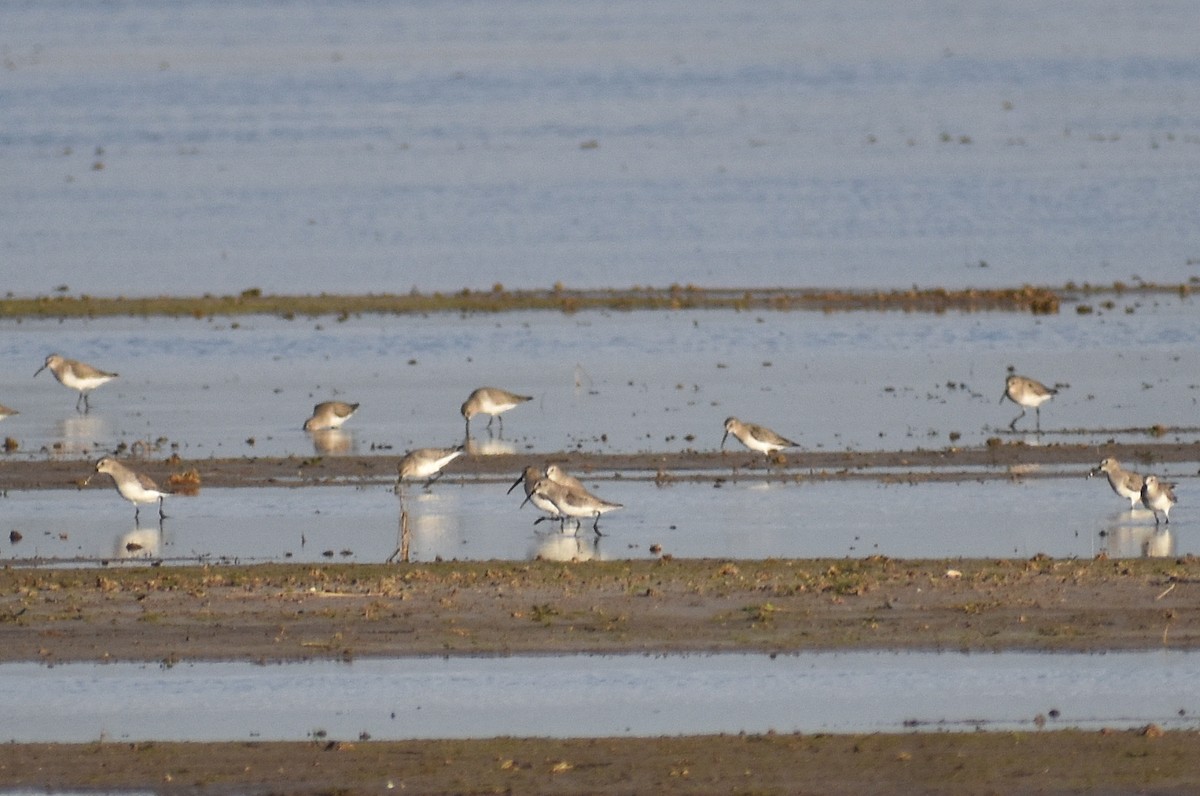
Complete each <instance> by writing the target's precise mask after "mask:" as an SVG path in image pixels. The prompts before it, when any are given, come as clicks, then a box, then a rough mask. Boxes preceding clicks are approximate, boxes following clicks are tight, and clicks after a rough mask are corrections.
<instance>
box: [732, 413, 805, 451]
mask: <svg viewBox="0 0 1200 796" xmlns="http://www.w3.org/2000/svg"><path fill="white" fill-rule="evenodd" d="M730 434H732V435H733V436H734V437H736V438H737V440H738V442H740V443H742V444H743V445H745V446H746V447H747V448H749V449H750V450H752V451H758V452H759V453H761V454H763V455H764V456H766V457H767V458H770V457H771V454H772V453H774V452H775V451H779V450H783V449H784V448H795V447H797V446H798V445H799V443H796V442H792V441H791V440H790V439H788V438H787V437H782V436H780V435H779V434H776V433H775V432H774V431H772V430H771V429H769V428H767V427H766V426H759V425H756V424H754V423H743V422H742V421H741V420H738V419H737V418H736V417H729V418H726V419H725V435H724V436H722V437H721V450H724V449H725V440H727V439H729V435H730Z"/></svg>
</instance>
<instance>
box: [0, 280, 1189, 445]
mask: <svg viewBox="0 0 1200 796" xmlns="http://www.w3.org/2000/svg"><path fill="white" fill-rule="evenodd" d="M1126 310H1129V311H1131V313H1132V314H1130V313H1128V312H1126ZM1196 312H1197V307H1196V300H1195V299H1194V298H1187V299H1179V298H1169V297H1168V298H1133V297H1130V298H1128V299H1123V300H1121V301H1120V302H1119V303H1118V304H1117V305H1116V306H1115V307H1114V308H1113V310H1112V311H1101V312H1098V313H1095V314H1092V315H1077V314H1074V313H1070V314H1063V315H1060V316H1051V317H1030V316H1027V315H1012V314H1008V313H980V314H973V315H960V314H949V315H923V314H904V313H847V314H833V315H825V314H821V313H808V312H790V313H779V312H763V313H738V312H732V311H706V312H662V313H660V312H638V313H615V314H614V313H599V312H596V313H581V314H578V315H561V314H558V313H549V312H547V313H506V314H501V315H495V316H492V315H474V316H465V317H464V316H458V315H452V314H447V315H433V316H429V317H389V316H366V317H359V318H350V319H347V320H345V321H344V322H337V321H336V320H334V319H332V318H319V319H315V320H314V319H298V320H293V321H286V320H282V319H277V318H268V317H250V318H241V319H238V320H236V321H230V320H227V319H213V320H192V319H167V318H152V319H105V320H97V321H72V322H57V321H30V320H26V321H21V322H16V321H11V320H9V321H0V333H2V334H0V364H2V365H3V367H4V372H5V373H6V374H7V376H6V377H5V379H4V382H3V384H0V403H4V404H6V405H8V406H12V407H13V408H16V409H18V410H19V411H20V412H21V414H19V415H16V416H14V417H11V418H9V419H7V420H5V421H3V424H0V433H3V434H4V435H5V436H11V437H13V438H14V439H15V440H17V441H18V442H19V443H20V446H21V447H20V450H19V451H18V452H17V453H16V454H11V455H15V456H18V457H19V456H40V455H46V454H50V455H62V456H66V457H71V458H78V457H83V458H93V457H98V456H99V455H100V454H101V453H105V452H108V451H111V450H113V449H115V448H116V446H117V445H118V444H120V443H124V444H126V445H128V446H133V445H135V444H136V443H139V442H141V443H149V444H150V445H158V446H159V447H160V449H161V451H160V453H159V454H155V455H161V456H163V457H165V456H166V455H168V453H169V452H170V451H171V450H173V449H177V450H178V451H179V453H180V454H181V455H183V456H185V457H189V458H205V457H209V456H220V457H224V456H240V455H246V456H284V455H298V456H304V457H308V456H312V455H314V454H319V455H325V454H328V453H333V454H336V453H337V452H339V451H346V452H351V451H353V452H359V453H370V452H372V451H383V452H391V453H397V454H398V453H402V452H403V451H404V450H406V449H408V448H412V447H426V446H438V447H442V446H450V445H454V444H456V443H457V442H459V441H461V440H462V438H463V433H464V424H463V419H462V417H461V416H460V414H459V406H460V405H461V403H462V402H463V400H465V399H466V397H467V395H468V394H469V393H470V392H471V390H473V389H474V388H476V387H478V386H481V385H495V386H500V387H505V388H507V389H510V390H514V391H516V392H520V393H524V394H528V395H532V396H534V401H532V402H531V403H529V404H526V405H523V406H520V407H518V408H517V409H514V410H513V411H511V412H509V413H508V414H507V415H505V416H504V418H503V432H502V433H498V431H499V429H498V428H493V429H492V431H491V432H488V431H487V430H485V428H484V426H485V425H486V423H485V422H484V420H485V419H484V418H480V419H479V422H476V423H475V424H474V426H473V429H472V434H473V436H474V438H475V439H476V441H478V442H480V443H486V444H488V445H491V446H492V448H493V449H494V450H500V451H517V452H523V451H531V452H553V451H563V450H575V449H580V450H585V451H596V452H638V451H683V450H689V449H693V450H714V449H716V448H717V447H718V445H719V444H720V442H721V436H722V433H723V428H722V424H723V422H724V420H725V418H726V417H727V416H729V415H736V416H738V417H741V418H742V419H744V420H749V421H752V422H757V423H762V424H764V425H767V426H769V427H771V428H774V429H775V430H776V431H778V432H780V433H782V434H784V435H786V436H788V437H791V438H792V439H794V440H796V441H797V442H799V443H800V445H801V446H802V447H803V448H808V449H832V450H842V449H851V450H878V449H892V450H895V449H900V450H903V449H911V448H917V447H922V448H941V447H946V446H948V445H951V444H955V445H961V446H974V445H981V444H983V442H984V441H985V440H986V439H987V438H989V437H992V436H1002V437H1004V438H1006V439H1011V434H1010V432H1009V430H1008V424H1009V422H1010V421H1011V420H1012V419H1013V418H1014V417H1016V416H1017V415H1018V414H1019V413H1020V409H1019V407H1017V406H1016V405H1015V404H1012V403H1011V402H1008V401H1005V402H1004V403H1003V404H999V403H998V401H999V399H1000V395H1001V393H1002V391H1003V384H1004V375H1005V371H1006V368H1007V367H1008V366H1010V365H1011V366H1014V367H1015V368H1017V370H1018V372H1021V373H1024V374H1026V375H1030V376H1033V377H1034V378H1038V379H1041V380H1042V381H1044V382H1046V383H1047V384H1056V383H1057V384H1060V385H1064V386H1063V388H1062V390H1061V392H1060V393H1059V395H1057V396H1056V397H1055V398H1054V399H1053V400H1052V401H1050V402H1049V403H1048V404H1046V405H1045V406H1044V407H1042V412H1041V414H1042V418H1041V426H1042V429H1043V431H1045V432H1046V433H1045V434H1043V435H1041V436H1038V435H1035V434H1033V433H1032V432H1033V431H1034V429H1035V417H1034V413H1032V412H1030V413H1029V414H1028V415H1027V417H1025V418H1024V419H1022V420H1021V421H1020V422H1019V423H1018V425H1017V430H1018V432H1019V435H1018V436H1017V438H1018V439H1024V440H1026V441H1028V442H1030V443H1031V444H1043V443H1052V442H1072V443H1092V444H1098V443H1101V442H1104V441H1106V440H1109V439H1130V438H1132V439H1144V438H1146V436H1145V434H1144V432H1142V431H1141V429H1147V430H1148V429H1149V428H1150V427H1151V426H1153V425H1155V424H1161V425H1163V426H1165V427H1167V428H1168V429H1169V435H1168V436H1167V437H1166V439H1167V440H1171V439H1177V440H1183V441H1192V440H1195V439H1200V430H1198V428H1197V426H1198V424H1197V420H1196V418H1197V401H1198V400H1200V382H1198V381H1197V379H1196V377H1195V374H1196V373H1197V372H1200V345H1198V343H1200V332H1198V327H1197V325H1196V324H1195V322H1194V319H1195V317H1196ZM51 351H59V352H62V353H64V354H65V355H67V356H71V357H75V358H78V359H82V360H84V361H87V362H91V363H92V364H94V365H96V366H98V367H101V368H104V369H107V370H112V371H116V372H118V373H120V374H121V375H120V377H119V378H118V379H117V380H116V381H114V382H112V383H110V384H107V385H104V386H103V387H100V388H99V389H97V390H95V391H94V392H93V393H92V405H93V409H92V411H91V412H90V413H88V414H87V415H86V416H84V415H80V414H78V413H77V412H76V411H75V410H74V405H75V401H76V394H75V393H74V392H73V391H70V390H68V389H66V388H64V387H62V386H61V385H59V384H57V383H55V381H54V379H53V377H52V376H51V375H50V374H49V373H48V372H44V373H42V374H41V375H40V376H38V377H37V378H36V379H34V378H32V376H33V373H34V371H35V370H37V368H38V367H40V366H41V364H42V362H43V360H44V359H45V356H46V354H47V353H50V352H51ZM331 398H337V399H340V400H346V401H352V402H358V403H361V404H362V407H361V409H360V410H359V412H358V414H357V415H355V416H354V417H353V418H352V419H351V420H350V421H349V422H348V423H347V424H346V425H345V426H344V427H343V429H344V432H345V433H342V434H335V435H325V436H321V435H309V434H306V433H304V432H302V431H301V430H300V426H301V424H302V423H303V421H304V419H305V418H306V417H307V416H308V414H309V412H310V410H311V409H312V406H313V404H315V403H317V402H318V401H321V400H328V399H331ZM497 423H499V421H497ZM1129 428H1136V429H1139V431H1137V432H1136V433H1134V434H1123V433H1121V431H1120V430H1122V429H1129ZM1179 429H1183V430H1182V431H1181V430H1179ZM1064 432H1066V433H1064ZM952 434H954V435H956V436H954V437H953V438H952V437H951V435H952ZM732 444H733V445H734V446H735V447H737V443H736V442H734V443H732Z"/></svg>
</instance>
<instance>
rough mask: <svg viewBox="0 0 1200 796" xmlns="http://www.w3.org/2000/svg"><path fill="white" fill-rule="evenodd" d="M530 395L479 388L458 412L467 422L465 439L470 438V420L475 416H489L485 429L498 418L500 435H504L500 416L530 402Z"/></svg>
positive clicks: (491, 388)
mask: <svg viewBox="0 0 1200 796" xmlns="http://www.w3.org/2000/svg"><path fill="white" fill-rule="evenodd" d="M532 400H533V396H532V395H517V394H516V393H515V392H509V391H508V390H501V389H500V388H499V387H480V388H479V389H478V390H475V391H474V392H472V393H471V394H470V395H469V396H467V400H465V401H463V405H462V407H461V408H460V409H459V411H460V412H461V413H462V416H463V417H464V418H465V419H466V421H467V437H468V438H470V436H471V418H473V417H475V415H490V417H489V418H488V424H487V427H488V428H489V429H490V428H491V427H492V421H493V420H495V419H497V418H500V433H501V434H503V433H504V418H502V417H500V415H502V414H504V413H505V412H507V411H508V410H509V409H512V408H514V407H517V406H520V405H521V404H523V403H525V402H527V401H532Z"/></svg>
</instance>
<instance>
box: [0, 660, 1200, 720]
mask: <svg viewBox="0 0 1200 796" xmlns="http://www.w3.org/2000/svg"><path fill="white" fill-rule="evenodd" d="M1198 667H1200V656H1198V655H1197V654H1195V653H1190V654H1189V653H1181V652H1164V651H1157V652H1120V653H1107V654H1101V655H1078V654H1071V655H1039V654H1031V653H1016V652H1009V653H998V654H980V655H964V654H947V653H941V654H939V653H920V652H906V653H878V652H843V653H802V654H797V655H778V656H774V655H772V656H766V655H737V654H722V655H686V656H679V655H669V656H641V655H626V656H545V657H512V658H448V659H439V658H402V659H394V660H361V661H355V662H353V663H351V664H345V663H333V662H316V663H304V664H285V665H277V666H255V665H253V664H248V663H189V664H179V665H176V666H174V667H171V668H162V667H159V666H158V665H147V664H103V665H96V664H60V665H55V666H54V667H53V668H50V669H46V668H44V667H41V666H40V665H38V664H32V663H30V664H3V665H0V697H2V698H3V701H4V704H5V714H6V722H5V724H6V727H5V729H4V730H3V731H2V732H0V737H3V738H4V739H11V740H14V741H21V742H33V741H63V742H66V741H73V742H85V741H95V740H98V739H100V738H107V739H109V740H141V739H158V740H178V741H235V740H246V739H260V740H289V741H295V740H303V739H305V738H308V737H313V736H314V735H317V734H318V733H320V734H322V735H321V737H330V738H334V739H356V738H358V737H359V735H360V734H361V733H366V734H368V735H369V736H370V737H371V738H375V739H378V740H389V739H407V738H487V737H494V736H541V737H544V736H550V737H578V736H581V735H582V736H590V735H599V736H609V735H612V736H621V735H633V736H639V735H645V736H654V735H679V734H696V733H736V732H741V731H745V732H766V731H768V730H775V731H778V732H887V731H892V732H897V731H903V730H906V729H913V728H915V729H925V730H928V729H954V730H968V729H975V728H983V729H992V730H1005V729H1032V728H1033V727H1034V719H1035V717H1037V716H1041V717H1042V718H1043V719H1046V717H1047V716H1054V718H1050V719H1048V726H1049V727H1081V728H1085V729H1086V728H1095V729H1098V728H1101V727H1113V728H1122V727H1135V726H1141V725H1145V724H1147V723H1150V722H1154V723H1157V724H1159V725H1160V726H1164V727H1168V728H1175V727H1185V728H1194V727H1195V726H1196V723H1197V719H1196V718H1195V717H1196V716H1197V715H1198V711H1200V691H1198V690H1197V687H1196V682H1197V681H1198V679H1200V670H1198ZM1099 694H1103V695H1104V696H1103V699H1102V700H1098V699H1097V695H1099ZM1052 711H1057V713H1053V714H1052V713H1051V712H1052ZM185 715H186V716H187V721H182V720H181V717H182V716H185Z"/></svg>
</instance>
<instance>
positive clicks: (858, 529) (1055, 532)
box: [0, 470, 1200, 566]
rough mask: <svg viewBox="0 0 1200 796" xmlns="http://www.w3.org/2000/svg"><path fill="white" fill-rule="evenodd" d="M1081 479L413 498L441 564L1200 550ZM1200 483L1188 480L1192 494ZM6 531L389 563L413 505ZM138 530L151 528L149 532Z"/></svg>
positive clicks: (92, 550) (96, 509)
mask: <svg viewBox="0 0 1200 796" xmlns="http://www.w3.org/2000/svg"><path fill="white" fill-rule="evenodd" d="M1083 476H1084V471H1083V470H1081V472H1080V474H1079V477H1078V478H1049V479H1035V480H1029V481H1025V482H1015V481H987V482H982V483H981V482H976V481H965V482H959V483H922V484H914V485H908V484H884V483H880V482H876V481H861V482H837V481H835V482H825V483H801V484H781V483H772V484H764V483H761V482H754V481H737V482H734V481H727V482H725V483H724V484H723V485H722V486H720V487H719V488H718V487H715V486H714V485H713V484H712V483H711V482H701V483H678V484H675V485H673V486H668V487H662V488H660V487H656V486H654V485H653V484H652V483H650V482H646V481H638V482H635V481H630V480H619V481H595V482H590V483H589V488H592V489H593V491H595V492H596V493H597V494H599V495H601V496H602V497H604V498H606V499H611V500H616V501H617V502H620V503H623V504H625V508H623V509H621V510H619V511H615V512H612V513H611V514H607V515H605V517H604V518H603V519H602V520H601V523H600V530H601V531H602V532H603V533H604V536H602V537H600V538H596V537H595V535H594V534H593V533H592V531H591V528H590V525H591V524H590V523H585V524H584V527H583V528H582V530H581V531H580V533H579V534H578V536H575V535H574V534H562V533H560V532H558V531H557V526H556V525H555V524H553V523H541V524H539V525H537V526H536V527H535V526H534V524H533V522H534V520H535V519H536V518H537V517H538V516H539V515H538V513H537V512H536V511H534V510H533V509H532V508H531V507H530V506H526V507H525V508H523V509H521V508H519V506H520V503H521V501H520V499H519V496H518V495H514V494H505V488H506V487H505V485H504V484H501V483H478V484H468V485H463V484H459V483H456V482H455V481H454V479H453V478H452V477H447V478H445V479H443V480H442V481H441V482H439V483H438V484H437V485H435V486H434V487H433V489H432V490H431V491H430V492H428V493H424V492H420V491H419V490H414V494H413V495H411V496H410V497H409V498H408V500H407V507H408V512H409V528H410V531H411V551H410V552H411V558H412V560H414V561H432V560H434V559H437V558H441V559H446V560H452V559H460V560H488V559H506V560H524V559H529V558H533V557H537V556H540V557H542V558H547V559H553V560H562V559H568V560H569V559H578V560H589V559H594V558H602V559H614V558H615V559H621V558H646V557H651V556H653V555H656V552H652V548H653V550H654V551H661V552H662V553H666V554H670V555H673V556H677V557H680V558H747V559H761V558H773V557H797V558H812V557H833V558H839V557H852V558H858V557H863V556H870V555H885V556H890V557H895V558H957V557H965V558H1008V557H1015V558H1026V557H1030V556H1033V555H1036V554H1038V553H1044V554H1046V555H1050V556H1054V557H1059V558H1067V557H1081V558H1091V557H1093V556H1095V555H1097V554H1100V553H1104V554H1107V555H1109V556H1112V557H1114V558H1120V557H1142V556H1166V555H1185V554H1200V537H1197V536H1196V534H1194V533H1193V532H1192V530H1191V529H1192V524H1191V523H1189V522H1187V515H1186V513H1185V512H1184V510H1183V507H1181V508H1180V509H1179V510H1178V511H1176V512H1174V513H1173V515H1172V516H1174V517H1175V522H1174V523H1173V524H1172V525H1171V526H1170V528H1168V527H1166V526H1163V527H1161V528H1156V527H1155V524H1154V519H1153V517H1152V516H1151V515H1150V512H1149V511H1145V510H1137V511H1134V512H1130V511H1129V510H1128V508H1127V506H1128V503H1124V502H1123V501H1122V499H1120V498H1117V497H1116V496H1114V495H1113V494H1112V493H1111V492H1109V490H1108V487H1107V485H1106V484H1104V483H1103V482H1098V481H1096V480H1095V479H1092V480H1087V479H1085V478H1084V477H1083ZM1194 482H1195V478H1186V479H1181V486H1180V488H1179V491H1180V492H1185V491H1186V490H1188V489H1190V485H1191V484H1192V483H1194ZM3 504H4V510H5V522H6V524H7V526H8V527H9V528H11V529H16V530H19V532H20V533H21V535H22V539H21V540H20V541H19V542H16V543H13V542H5V544H4V546H3V548H2V550H0V560H8V561H22V560H31V559H37V558H50V559H64V560H69V561H70V562H72V563H73V564H75V565H84V566H94V565H96V564H97V563H99V562H101V561H104V562H107V563H109V564H110V565H115V564H116V563H117V562H118V561H120V560H122V559H130V558H132V559H143V558H146V557H154V556H157V555H161V556H163V557H165V558H166V559H167V560H168V561H176V562H179V563H195V562H197V561H214V562H222V561H224V562H241V563H251V562H258V561H303V562H321V561H351V562H370V563H378V562H382V561H385V560H386V559H387V558H388V557H389V556H391V555H392V554H393V553H394V552H395V551H396V550H397V549H398V548H399V546H400V538H399V536H400V524H399V519H400V505H399V501H398V500H397V499H396V498H395V496H394V495H393V494H392V492H391V490H390V489H389V488H388V487H386V486H368V487H309V488H304V489H284V488H274V489H202V490H201V492H200V494H199V495H198V496H196V497H175V498H173V499H170V500H168V502H167V506H166V508H167V514H168V515H169V516H168V518H167V519H166V521H165V522H164V523H163V530H162V532H161V534H159V532H158V530H157V525H156V524H155V522H154V520H152V519H151V520H147V519H146V517H145V515H143V520H142V523H141V528H140V529H138V528H136V527H135V525H134V522H133V516H132V514H133V511H132V508H131V507H130V504H128V503H127V502H125V501H123V500H122V499H121V498H120V497H119V496H118V495H117V494H116V492H115V490H88V491H85V492H78V491H70V492H62V491H37V492H11V493H9V495H8V497H7V498H5V499H4V501H3ZM135 531H136V533H134V532H135Z"/></svg>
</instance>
